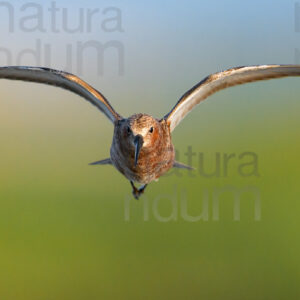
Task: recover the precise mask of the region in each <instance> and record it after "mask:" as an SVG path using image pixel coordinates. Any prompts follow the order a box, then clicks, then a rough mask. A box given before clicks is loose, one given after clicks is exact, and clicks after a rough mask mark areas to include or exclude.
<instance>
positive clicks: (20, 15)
mask: <svg viewBox="0 0 300 300" xmlns="http://www.w3.org/2000/svg"><path fill="white" fill-rule="evenodd" d="M0 16H1V17H0V34H1V37H2V38H1V40H0V64H1V65H34V66H37V65H40V66H48V67H52V68H56V69H63V70H67V71H69V72H73V73H75V74H77V75H80V77H81V78H82V79H84V80H85V81H87V82H88V83H90V84H91V85H93V86H94V87H95V88H97V89H99V90H100V91H101V92H102V93H103V94H104V95H105V96H106V97H107V98H108V99H109V101H110V102H111V104H112V105H113V106H114V108H115V109H116V110H117V111H118V112H119V113H120V114H121V115H123V116H125V117H127V116H129V115H131V114H133V113H136V112H145V113H148V114H151V115H154V116H155V117H157V118H160V117H162V116H164V115H165V114H166V113H167V112H168V111H169V110H170V109H171V107H172V106H173V105H174V104H175V102H176V101H177V100H178V98H179V97H180V96H181V95H182V94H183V93H184V92H185V91H186V90H188V89H189V88H191V87H192V86H193V85H194V84H196V83H197V82H199V81H200V80H201V79H203V78H204V77H205V76H207V75H208V74H210V73H214V72H217V71H220V70H223V69H227V68H230V67H234V66H239V65H253V64H272V63H276V64H277V63H280V64H289V63H300V54H299V53H300V52H299V50H298V48H299V49H300V8H299V4H298V2H295V1H290V0H272V1H267V0H264V1H258V0H251V1H233V0H232V1H230V0H226V1H222V2H221V1H204V0H202V1H188V2H186V1H176V2H174V1H163V2H161V1H151V2H145V1H142V2H141V1H119V0H115V1H113V0H112V1H92V0H90V1H75V0H73V1H72V2H71V1H66V0H65V1H54V2H51V1H34V2H29V1H28V2H26V1H13V2H5V1H4V2H0ZM299 93H300V84H299V79H298V78H289V79H280V80H274V81H266V82H259V83H253V84H249V85H245V86H239V87H235V88H231V89H227V90H224V91H222V92H220V93H218V94H215V95H213V96H211V97H210V98H209V100H208V101H206V102H205V103H203V104H201V105H200V106H198V107H197V108H196V109H194V111H193V112H192V113H190V114H189V115H188V117H187V118H186V119H185V120H184V121H183V122H182V123H181V124H180V126H179V127H177V128H176V130H175V131H174V135H173V141H174V144H175V146H176V149H177V151H178V156H179V158H180V160H181V161H182V162H184V163H189V162H188V158H187V155H185V153H187V152H188V151H189V149H190V151H192V152H193V153H194V155H193V156H192V158H193V160H192V165H193V166H194V167H195V168H196V170H195V171H194V172H192V173H189V172H185V171H180V173H174V171H171V172H170V174H168V175H166V176H165V177H164V178H161V179H160V180H159V182H157V183H152V184H151V185H149V187H148V188H147V190H146V194H145V195H144V196H143V197H141V198H140V200H139V201H136V200H135V199H133V198H132V196H131V187H130V184H129V182H128V181H127V180H126V179H125V178H124V177H123V176H122V175H121V174H119V173H118V172H117V171H116V170H115V169H114V168H113V167H111V166H89V165H88V163H90V162H93V161H96V160H99V159H102V158H106V157H108V156H109V149H110V143H111V139H112V133H113V127H112V125H111V123H110V122H109V121H108V120H107V119H106V118H105V116H104V115H102V114H101V113H99V112H98V111H97V110H96V109H95V108H94V107H93V106H91V105H90V104H89V103H87V102H86V101H83V100H82V99H81V98H80V97H78V96H77V95H74V94H72V93H70V92H68V91H64V90H62V89H58V88H54V87H49V86H44V85H38V84H32V83H23V82H14V81H7V80H1V82H0V138H1V144H0V154H1V155H0V170H1V171H0V266H1V271H0V298H1V299H6V300H12V299H26V300H27V299H28V300H29V299H30V300H36V299H55V300H59V299H64V300H67V299H72V300H75V299H87V298H88V299H141V298H145V299H155V298H156V299H183V298H185V299H200V298H203V299H231V300H232V299H255V300H259V299H284V298H288V299H299V297H300V287H299V280H300V254H299V253H300V241H299V233H298V231H299V226H300V220H299V213H300V203H299V200H300V199H299V191H300V189H299V183H298V181H299V167H300V165H299V152H300V141H299V125H300V119H299V108H300V102H299ZM249 153H252V154H249ZM229 155H231V157H232V158H231V159H230V161H229V162H228V164H227V167H226V162H225V158H224V157H225V156H229ZM247 164H248V165H247ZM217 168H220V172H219V173H218V172H216V173H214V170H216V169H217ZM225 169H226V170H227V171H226V170H225ZM217 170H218V169H217ZM208 173H211V174H212V175H211V176H208ZM245 175H246V176H245ZM249 190H250V192H249ZM244 191H246V192H244ZM247 191H248V192H247ZM236 195H238V196H236ZM235 197H238V199H236V198H235ZM234 199H236V200H235V201H234ZM218 200H219V201H218ZM218 202H219V204H218ZM238 202H240V204H239V203H238Z"/></svg>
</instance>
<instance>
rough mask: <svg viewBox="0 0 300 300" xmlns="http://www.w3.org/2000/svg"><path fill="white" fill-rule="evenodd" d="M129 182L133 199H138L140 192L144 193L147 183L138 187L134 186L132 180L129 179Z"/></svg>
mask: <svg viewBox="0 0 300 300" xmlns="http://www.w3.org/2000/svg"><path fill="white" fill-rule="evenodd" d="M130 183H131V186H132V195H133V197H134V198H135V199H137V200H138V199H139V197H140V196H141V194H143V193H144V191H145V188H146V186H147V184H144V185H142V186H141V187H140V188H136V187H135V185H134V184H133V182H132V181H130Z"/></svg>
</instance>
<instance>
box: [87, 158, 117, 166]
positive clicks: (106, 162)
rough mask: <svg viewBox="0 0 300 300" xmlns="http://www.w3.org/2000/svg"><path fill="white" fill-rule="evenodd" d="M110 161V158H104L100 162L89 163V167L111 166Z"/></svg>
mask: <svg viewBox="0 0 300 300" xmlns="http://www.w3.org/2000/svg"><path fill="white" fill-rule="evenodd" d="M111 164H112V163H111V159H110V158H105V159H102V160H98V161H94V162H92V163H90V164H89V165H91V166H93V165H111Z"/></svg>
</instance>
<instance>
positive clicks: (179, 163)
mask: <svg viewBox="0 0 300 300" xmlns="http://www.w3.org/2000/svg"><path fill="white" fill-rule="evenodd" d="M173 168H179V169H188V170H195V168H193V167H191V166H188V165H185V164H183V163H181V162H179V161H174V164H173Z"/></svg>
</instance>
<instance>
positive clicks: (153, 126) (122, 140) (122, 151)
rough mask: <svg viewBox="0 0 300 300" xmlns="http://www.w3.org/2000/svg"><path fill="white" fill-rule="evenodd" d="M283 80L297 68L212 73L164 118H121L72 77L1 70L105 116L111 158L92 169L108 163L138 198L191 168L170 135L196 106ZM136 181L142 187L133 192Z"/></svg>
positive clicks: (50, 71) (298, 73)
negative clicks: (66, 93)
mask: <svg viewBox="0 0 300 300" xmlns="http://www.w3.org/2000/svg"><path fill="white" fill-rule="evenodd" d="M287 76H300V65H259V66H249V67H237V68H233V69H229V70H226V71H223V72H219V73H215V74H212V75H210V76H208V77H206V78H205V79H203V80H202V81H200V82H199V83H198V84H197V85H195V86H194V87H193V88H191V89H190V90H188V91H187V92H186V93H185V94H184V95H183V96H182V97H181V98H180V99H179V101H178V102H177V103H176V105H175V106H174V107H173V108H172V110H171V111H170V112H169V113H168V114H167V115H165V117H163V118H162V119H155V118H153V117H151V116H149V115H147V114H134V115H132V116H131V117H129V118H123V117H121V115H119V114H118V113H117V112H116V111H115V110H114V109H113V107H112V106H111V105H110V103H109V102H108V101H107V99H106V98H105V97H104V96H103V95H102V94H101V93H100V92H98V91H97V90H95V89H94V88H93V87H91V86H90V85H88V84H87V83H86V82H84V81H83V80H81V79H80V78H78V77H77V76H75V75H73V74H70V73H66V72H63V71H57V70H53V69H48V68H39V67H19V66H17V67H2V68H0V78H6V79H15V80H24V81H33V82H37V83H44V84H49V85H55V86H59V87H62V88H65V89H68V90H70V91H72V92H74V93H76V94H78V95H80V96H82V97H83V98H84V99H86V100H87V101H89V102H90V103H92V104H93V105H95V106H96V107H97V108H98V109H99V110H100V111H101V112H103V113H104V114H105V115H106V116H107V118H108V119H109V120H110V121H111V122H112V123H113V124H114V135H113V140H112V145H111V148H110V158H107V159H104V160H100V161H97V162H94V163H92V165H106V164H112V165H113V166H114V167H115V168H116V169H117V170H118V171H119V172H120V173H122V174H123V175H124V176H125V177H126V178H127V179H128V180H129V181H130V183H131V186H132V188H133V195H134V197H135V198H136V199H138V198H139V196H140V195H141V194H142V193H143V192H144V190H145V187H146V185H147V184H148V183H150V182H152V181H153V180H156V179H158V178H159V177H160V176H161V175H163V174H164V173H166V172H167V171H168V170H169V169H170V168H172V167H177V168H187V169H189V168H190V167H189V166H186V165H184V164H181V163H179V162H176V161H175V152H174V146H173V144H172V139H171V132H172V131H173V130H174V128H175V127H176V126H177V125H178V124H179V123H180V122H181V120H182V119H183V118H184V117H185V116H186V115H187V114H188V113H189V112H190V111H191V110H192V109H193V108H194V107H195V106H196V105H197V104H199V103H201V102H202V101H203V100H205V99H206V98H207V97H208V96H209V95H211V94H213V93H215V92H217V91H219V90H221V89H224V88H227V87H231V86H234V85H239V84H244V83H248V82H253V81H258V80H266V79H273V78H280V77H287ZM134 182H137V183H140V184H142V186H141V187H140V188H139V189H137V188H136V187H135V185H134Z"/></svg>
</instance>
